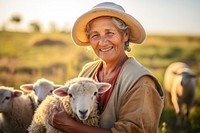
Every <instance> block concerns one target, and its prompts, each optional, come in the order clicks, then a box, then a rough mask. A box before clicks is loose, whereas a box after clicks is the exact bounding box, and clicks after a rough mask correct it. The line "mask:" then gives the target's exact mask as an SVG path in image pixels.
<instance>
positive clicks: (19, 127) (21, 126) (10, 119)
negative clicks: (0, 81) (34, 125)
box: [0, 86, 34, 133]
mask: <svg viewBox="0 0 200 133" xmlns="http://www.w3.org/2000/svg"><path fill="white" fill-rule="evenodd" d="M33 113H34V112H33V110H32V103H31V101H30V98H29V97H28V96H25V95H23V92H22V91H19V90H14V89H13V88H11V87H5V86H0V133H27V132H28V130H27V128H28V127H29V125H30V124H31V121H32V118H33Z"/></svg>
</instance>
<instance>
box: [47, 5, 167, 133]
mask: <svg viewBox="0 0 200 133" xmlns="http://www.w3.org/2000/svg"><path fill="white" fill-rule="evenodd" d="M72 38H73V40H74V42H75V43H76V44H77V45H80V46H91V47H92V49H93V50H94V52H95V54H96V55H97V56H98V57H99V58H100V59H99V60H97V61H94V62H91V63H88V64H86V65H85V66H84V67H83V70H82V71H81V73H80V74H79V76H82V77H92V78H93V79H95V80H96V81H99V82H102V81H103V82H108V83H110V84H111V85H112V88H111V89H110V90H109V91H107V92H106V93H104V94H102V95H100V96H99V109H100V111H101V114H100V117H101V120H100V128H96V127H90V126H87V125H83V124H81V123H78V122H76V121H74V120H73V119H72V118H70V117H69V116H68V115H67V114H66V113H65V112H63V111H58V110H56V109H53V110H52V111H53V113H52V115H50V116H49V123H50V124H51V125H52V126H54V127H55V128H57V129H60V130H62V131H66V132H69V133H111V132H112V133H144V132H145V133H156V132H158V124H159V120H160V116H161V112H162V109H163V97H164V96H163V91H162V88H161V87H160V85H159V83H158V81H157V79H156V78H155V77H154V76H153V75H152V74H151V73H150V72H149V71H148V70H147V69H146V68H144V67H143V66H142V65H141V64H140V63H138V62H137V61H136V59H134V58H133V57H128V56H127V54H126V52H125V51H130V50H131V48H130V47H129V42H131V43H142V42H143V40H144V38H145V31H144V29H143V27H142V26H141V24H140V23H139V22H138V21H137V20H136V19H135V18H133V17H132V16H131V15H129V14H127V13H125V11H124V9H123V8H122V7H121V6H120V5H117V4H115V3H111V2H104V3H100V4H98V5H96V6H95V7H93V8H92V9H91V10H90V11H88V12H86V13H85V14H83V15H82V16H80V17H79V18H78V19H77V21H76V22H75V24H74V27H73V29H72Z"/></svg>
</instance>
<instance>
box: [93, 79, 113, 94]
mask: <svg viewBox="0 0 200 133" xmlns="http://www.w3.org/2000/svg"><path fill="white" fill-rule="evenodd" d="M96 85H97V87H98V93H99V94H102V93H104V92H106V91H107V90H109V89H110V87H111V84H109V83H105V82H100V83H96Z"/></svg>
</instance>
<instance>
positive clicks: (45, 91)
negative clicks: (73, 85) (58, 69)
mask: <svg viewBox="0 0 200 133" xmlns="http://www.w3.org/2000/svg"><path fill="white" fill-rule="evenodd" d="M59 87H61V85H55V84H54V83H53V82H51V81H49V80H46V79H38V80H37V81H36V82H35V83H34V84H23V85H21V86H20V89H21V90H23V91H25V92H31V91H34V93H35V95H36V97H35V100H36V102H37V103H38V104H40V103H41V102H42V101H43V100H44V99H45V98H46V97H47V96H48V95H51V94H52V92H53V90H54V89H56V88H59Z"/></svg>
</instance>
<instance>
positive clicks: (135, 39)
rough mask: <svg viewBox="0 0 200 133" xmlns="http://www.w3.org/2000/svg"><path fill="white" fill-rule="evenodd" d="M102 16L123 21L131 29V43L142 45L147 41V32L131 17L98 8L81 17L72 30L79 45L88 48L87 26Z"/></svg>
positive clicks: (73, 36) (119, 12) (123, 13)
mask: <svg viewBox="0 0 200 133" xmlns="http://www.w3.org/2000/svg"><path fill="white" fill-rule="evenodd" d="M101 16H112V17H117V18H119V19H121V20H123V21H124V22H125V23H126V24H127V25H128V27H129V28H130V32H131V33H130V37H129V42H132V43H137V44H140V43H142V42H143V40H144V39H145V36H146V34H145V31H144V28H143V27H142V25H141V24H140V23H139V22H138V21H137V20H136V19H135V18H134V17H132V16H131V15H129V14H127V13H125V12H121V11H117V10H111V9H105V8H98V9H93V10H91V11H88V12H86V13H85V14H83V15H82V16H80V17H79V18H78V19H77V20H76V22H75V23H74V26H73V28H72V38H73V40H74V42H75V43H76V44H77V45H80V46H88V45H89V42H88V38H87V36H86V33H85V32H86V25H87V23H88V22H90V21H91V20H92V19H94V18H97V17H101Z"/></svg>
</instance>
